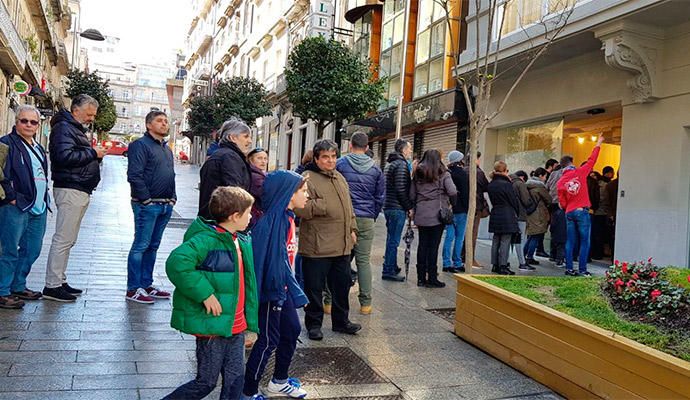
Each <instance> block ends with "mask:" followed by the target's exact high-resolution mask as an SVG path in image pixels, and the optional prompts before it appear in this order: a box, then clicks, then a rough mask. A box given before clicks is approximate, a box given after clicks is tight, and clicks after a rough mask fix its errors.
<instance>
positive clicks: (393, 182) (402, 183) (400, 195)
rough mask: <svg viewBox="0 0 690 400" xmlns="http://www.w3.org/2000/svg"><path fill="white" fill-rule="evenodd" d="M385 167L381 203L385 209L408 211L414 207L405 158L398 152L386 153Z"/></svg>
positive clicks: (408, 169) (408, 170)
mask: <svg viewBox="0 0 690 400" xmlns="http://www.w3.org/2000/svg"><path fill="white" fill-rule="evenodd" d="M386 161H388V166H387V167H386V196H385V201H384V204H383V208H384V209H385V210H403V211H408V210H411V209H412V207H414V203H412V200H410V184H411V182H412V180H411V179H410V168H409V165H408V164H407V160H406V159H405V157H403V155H402V154H400V153H397V152H396V153H390V154H389V155H388V160H386Z"/></svg>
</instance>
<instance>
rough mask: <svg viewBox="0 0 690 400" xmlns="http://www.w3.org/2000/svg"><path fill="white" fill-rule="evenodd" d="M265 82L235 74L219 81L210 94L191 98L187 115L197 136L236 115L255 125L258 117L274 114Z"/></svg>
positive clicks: (207, 132)
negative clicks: (267, 97)
mask: <svg viewBox="0 0 690 400" xmlns="http://www.w3.org/2000/svg"><path fill="white" fill-rule="evenodd" d="M267 95H268V93H267V92H266V89H265V88H264V86H263V85H262V84H261V83H259V82H258V81H257V80H256V79H253V78H244V77H234V78H230V79H226V80H222V81H220V82H219V83H218V84H217V85H216V86H215V88H214V93H213V95H211V96H198V97H195V98H193V99H192V101H191V104H190V111H189V114H188V116H187V119H188V121H189V126H190V130H191V131H192V133H193V135H194V136H208V135H209V134H210V133H211V132H213V131H214V130H216V129H218V128H219V127H220V126H221V125H222V124H223V122H224V121H226V120H228V119H229V118H231V117H237V118H240V119H242V120H243V121H245V122H246V123H247V124H248V125H249V126H253V125H254V124H255V122H256V119H257V118H260V117H263V116H266V115H270V114H271V103H269V102H268V100H266V96H267Z"/></svg>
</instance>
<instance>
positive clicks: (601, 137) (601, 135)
mask: <svg viewBox="0 0 690 400" xmlns="http://www.w3.org/2000/svg"><path fill="white" fill-rule="evenodd" d="M602 143H604V134H603V133H600V134H599V137H598V138H597V146H601V144H602Z"/></svg>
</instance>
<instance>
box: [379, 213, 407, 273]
mask: <svg viewBox="0 0 690 400" xmlns="http://www.w3.org/2000/svg"><path fill="white" fill-rule="evenodd" d="M383 215H385V216H386V230H387V231H388V235H387V236H386V254H385V256H384V258H383V275H397V274H396V271H395V270H396V269H397V268H398V246H399V245H400V238H401V237H402V231H403V228H405V221H406V220H407V213H406V212H405V211H403V210H384V211H383Z"/></svg>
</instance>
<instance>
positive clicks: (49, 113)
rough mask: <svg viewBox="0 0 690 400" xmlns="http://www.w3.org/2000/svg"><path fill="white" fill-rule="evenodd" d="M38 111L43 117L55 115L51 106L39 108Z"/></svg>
mask: <svg viewBox="0 0 690 400" xmlns="http://www.w3.org/2000/svg"><path fill="white" fill-rule="evenodd" d="M38 112H40V113H41V115H43V116H44V117H52V116H53V115H55V111H53V109H52V108H39V109H38Z"/></svg>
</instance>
